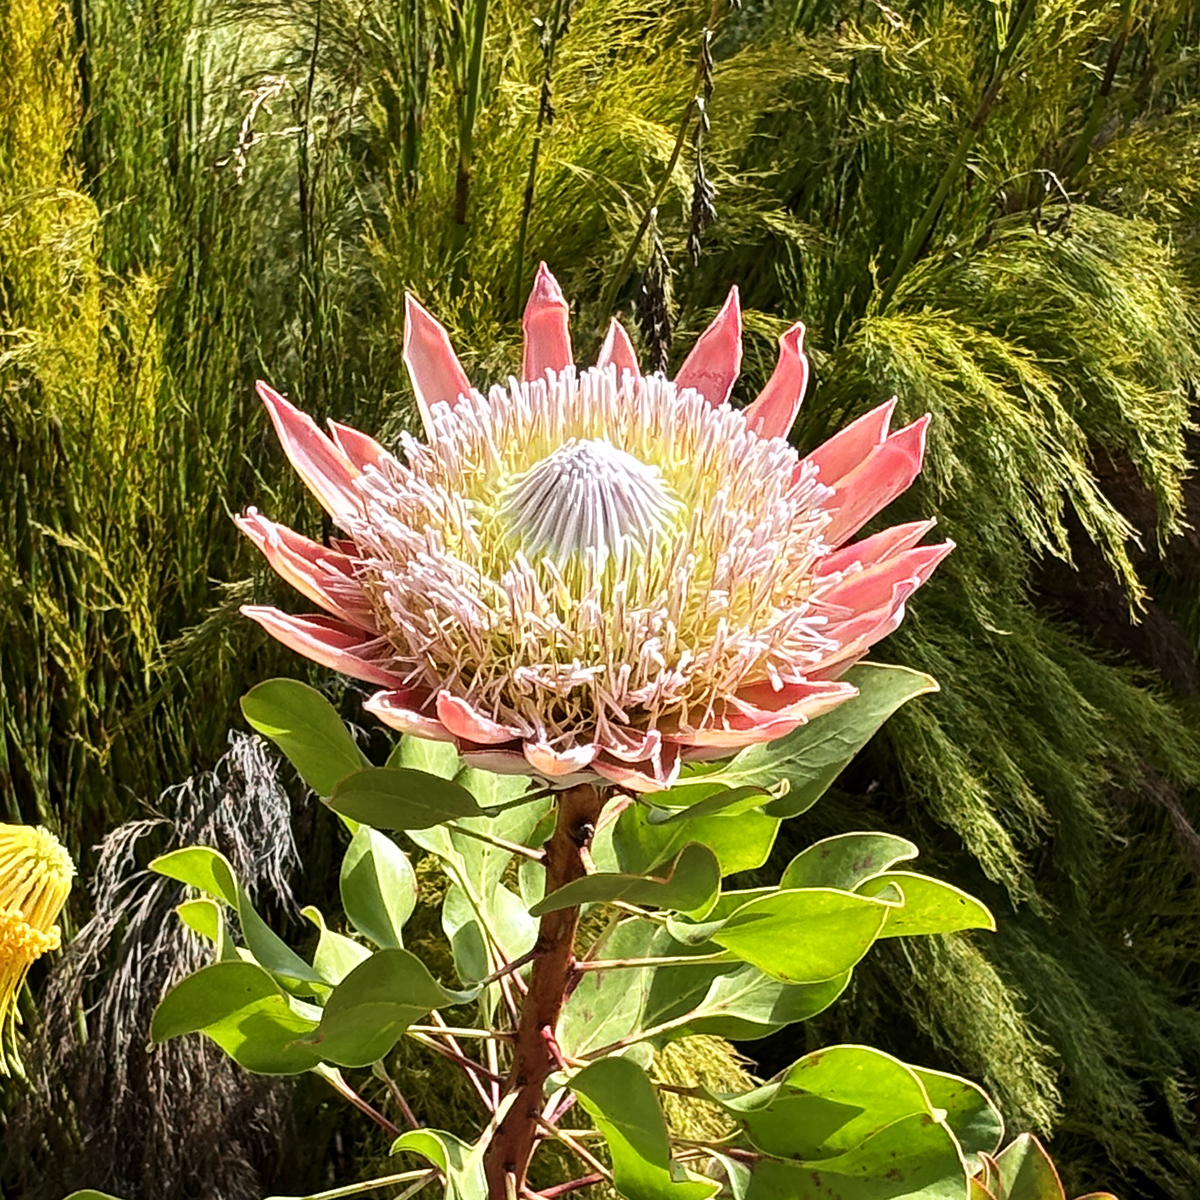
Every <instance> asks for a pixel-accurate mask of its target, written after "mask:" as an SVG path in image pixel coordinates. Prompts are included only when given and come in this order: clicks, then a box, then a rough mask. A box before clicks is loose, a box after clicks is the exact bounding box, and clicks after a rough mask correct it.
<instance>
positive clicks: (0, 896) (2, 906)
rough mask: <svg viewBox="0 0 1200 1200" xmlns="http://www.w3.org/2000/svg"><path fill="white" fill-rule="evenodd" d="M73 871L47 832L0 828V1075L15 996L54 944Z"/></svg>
mask: <svg viewBox="0 0 1200 1200" xmlns="http://www.w3.org/2000/svg"><path fill="white" fill-rule="evenodd" d="M74 877H75V866H74V864H73V863H72V862H71V856H70V855H69V854H68V853H67V852H66V850H64V849H63V847H62V846H61V845H60V844H59V841H58V839H57V838H56V837H55V836H54V835H53V834H52V833H50V832H49V831H48V830H45V829H43V828H42V827H41V826H40V825H39V826H30V825H0V1073H5V1074H7V1072H8V1069H9V1067H10V1066H11V1065H15V1063H16V1056H15V1053H14V1045H15V1040H16V1038H15V1034H16V1029H15V1027H16V1021H17V995H18V993H19V992H20V990H21V984H22V983H23V982H24V981H25V975H26V972H27V971H28V970H29V968H30V966H31V965H32V964H33V962H34V961H35V960H36V959H38V958H40V957H41V956H42V955H43V954H45V953H46V952H47V951H49V950H57V949H58V946H59V941H60V934H59V929H58V926H57V925H56V924H55V922H56V921H57V920H58V914H59V913H60V912H62V907H63V905H64V904H66V902H67V896H68V895H69V894H70V891H71V880H72V879H73V878H74Z"/></svg>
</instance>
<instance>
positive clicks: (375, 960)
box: [303, 950, 477, 1067]
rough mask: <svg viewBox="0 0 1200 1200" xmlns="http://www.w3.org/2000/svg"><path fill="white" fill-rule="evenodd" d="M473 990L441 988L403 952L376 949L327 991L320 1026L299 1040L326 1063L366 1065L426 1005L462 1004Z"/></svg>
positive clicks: (385, 1049)
mask: <svg viewBox="0 0 1200 1200" xmlns="http://www.w3.org/2000/svg"><path fill="white" fill-rule="evenodd" d="M476 994H477V993H476V991H475V990H472V991H469V992H452V991H449V990H447V989H446V988H444V987H442V985H441V984H440V983H438V981H437V980H436V979H434V977H433V976H432V975H431V974H430V973H429V969H428V968H427V967H426V966H425V964H424V963H423V962H421V960H420V959H419V958H417V957H416V955H414V954H410V953H409V952H408V951H407V950H379V951H376V953H374V954H372V955H371V957H370V958H368V959H366V960H365V961H364V962H362V963H360V964H359V965H358V966H357V967H355V968H354V970H352V971H351V972H350V973H349V974H348V975H347V976H346V977H345V979H343V980H342V982H341V983H339V984H338V985H337V987H335V988H334V989H333V992H332V993H331V994H330V997H329V999H328V1000H327V1001H326V1002H325V1010H324V1012H323V1013H322V1015H321V1022H320V1025H319V1026H318V1027H317V1028H316V1029H315V1030H313V1031H312V1032H311V1033H310V1034H309V1035H308V1036H307V1037H306V1038H304V1041H303V1044H304V1045H306V1046H310V1047H312V1048H313V1049H314V1050H315V1051H316V1052H318V1053H319V1054H320V1056H321V1058H323V1059H324V1060H325V1061H326V1062H332V1063H337V1064H338V1066H341V1067H369V1066H370V1065H371V1064H372V1063H374V1062H378V1061H379V1059H381V1058H383V1056H384V1055H385V1054H387V1052H388V1051H389V1050H391V1048H392V1047H393V1046H394V1045H395V1044H396V1043H397V1042H398V1041H399V1040H400V1038H401V1037H402V1036H403V1035H404V1031H405V1030H406V1029H407V1028H408V1027H409V1026H410V1025H411V1024H413V1023H414V1022H415V1021H417V1020H419V1019H420V1018H421V1017H423V1016H425V1014H426V1013H428V1012H429V1011H430V1010H431V1009H435V1008H445V1007H447V1006H449V1005H454V1004H467V1003H469V1002H470V1001H471V1000H473V999H474V998H475V995H476Z"/></svg>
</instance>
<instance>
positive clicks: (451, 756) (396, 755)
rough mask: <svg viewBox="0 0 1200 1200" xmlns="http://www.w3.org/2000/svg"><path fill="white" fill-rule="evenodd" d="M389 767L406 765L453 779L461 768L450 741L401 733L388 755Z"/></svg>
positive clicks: (414, 769)
mask: <svg viewBox="0 0 1200 1200" xmlns="http://www.w3.org/2000/svg"><path fill="white" fill-rule="evenodd" d="M387 765H388V766H389V767H407V768H409V770H412V771H427V772H428V773H429V774H430V775H436V776H437V777H438V778H439V779H453V778H454V777H455V775H457V774H458V773H459V771H461V770H462V765H463V764H462V759H461V758H459V757H458V751H457V750H456V749H455V748H454V745H453V743H451V742H435V741H433V740H431V739H430V738H419V737H414V736H413V735H412V734H411V733H405V734H402V735H401V737H400V740H399V741H397V742H396V744H395V746H393V747H392V752H391V754H389V755H388V760H387Z"/></svg>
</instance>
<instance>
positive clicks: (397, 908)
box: [338, 825, 417, 949]
mask: <svg viewBox="0 0 1200 1200" xmlns="http://www.w3.org/2000/svg"><path fill="white" fill-rule="evenodd" d="M338 886H339V888H340V890H341V894H342V908H343V910H344V911H345V913H346V919H347V920H348V921H349V922H350V924H351V925H353V926H354V928H355V929H357V930H358V932H359V933H361V934H362V935H363V936H364V937H368V938H370V939H371V941H373V942H374V943H375V945H377V946H381V947H383V948H385V949H389V948H391V949H395V948H397V947H400V946H402V945H403V944H404V942H403V939H402V937H401V930H402V929H403V928H404V923H405V921H407V920H408V918H409V917H411V916H412V912H413V909H414V908H415V907H416V903H417V877H416V875H415V874H414V872H413V869H412V864H411V863H410V862H409V861H408V855H406V854H405V853H404V851H403V850H401V849H400V847H399V846H397V845H396V843H395V842H393V841H392V839H391V838H390V837H388V836H387V835H386V834H383V833H380V832H379V831H378V830H377V829H372V828H371V827H370V826H369V825H360V826H359V828H358V830H357V832H356V833H355V834H354V837H353V838H351V839H350V845H349V847H348V848H347V850H346V855H345V857H344V858H343V859H342V869H341V874H340V876H339V878H338Z"/></svg>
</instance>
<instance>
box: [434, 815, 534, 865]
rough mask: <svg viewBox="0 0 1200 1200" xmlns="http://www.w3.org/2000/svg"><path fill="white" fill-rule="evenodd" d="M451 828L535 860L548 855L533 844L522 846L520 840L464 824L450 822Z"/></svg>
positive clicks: (511, 852)
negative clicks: (515, 840) (514, 840)
mask: <svg viewBox="0 0 1200 1200" xmlns="http://www.w3.org/2000/svg"><path fill="white" fill-rule="evenodd" d="M450 828H451V829H453V830H454V832H455V833H462V834H465V835H466V836H467V837H469V838H474V839H475V840H476V841H477V842H486V843H487V844H488V845H489V846H495V847H496V849H497V850H507V851H508V852H509V854H522V855H524V856H525V857H526V858H528V859H532V860H533V861H534V862H541V861H542V860H543V859H544V858H545V857H546V856H545V855H544V854H543V853H542V851H540V850H535V849H534V848H533V847H532V846H522V845H521V843H520V842H510V841H508V839H507V838H501V837H496V836H495V835H494V834H491V833H483V832H482V831H481V830H478V829H467V828H466V827H465V826H463V825H459V824H456V823H455V822H453V821H451V822H450Z"/></svg>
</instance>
